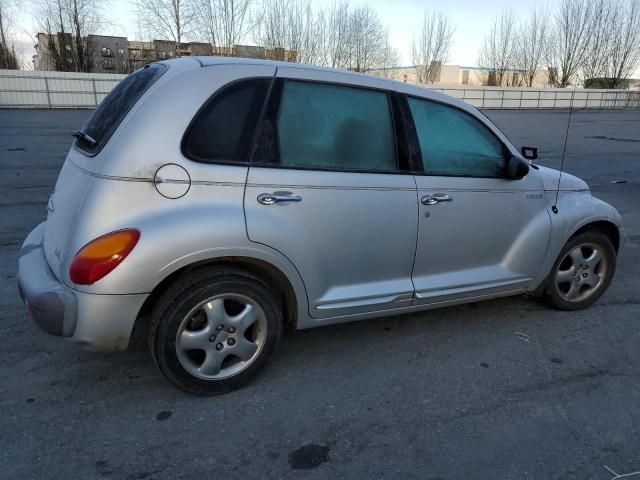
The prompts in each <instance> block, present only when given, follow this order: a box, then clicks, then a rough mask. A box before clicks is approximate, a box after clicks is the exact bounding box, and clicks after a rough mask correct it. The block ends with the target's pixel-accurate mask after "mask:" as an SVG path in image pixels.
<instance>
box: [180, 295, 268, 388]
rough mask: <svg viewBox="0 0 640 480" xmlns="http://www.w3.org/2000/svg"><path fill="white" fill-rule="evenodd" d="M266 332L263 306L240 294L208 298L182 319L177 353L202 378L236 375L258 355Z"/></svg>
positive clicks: (181, 362)
mask: <svg viewBox="0 0 640 480" xmlns="http://www.w3.org/2000/svg"><path fill="white" fill-rule="evenodd" d="M266 334H267V319H266V316H265V313H264V311H263V310H262V308H261V307H260V306H259V305H258V304H257V303H256V302H255V301H254V300H252V299H251V298H249V297H247V296H245V295H240V294H222V295H216V296H214V297H211V298H209V299H207V300H205V301H203V302H201V303H199V304H198V305H197V306H196V307H194V308H193V309H192V310H191V311H190V312H189V313H188V314H187V315H186V316H185V317H184V319H183V320H182V322H181V323H180V327H179V328H178V332H177V335H176V353H177V355H178V360H179V361H180V364H181V365H182V367H183V368H184V369H185V370H186V371H187V372H189V373H190V374H191V375H194V376H196V377H199V378H202V379H205V380H221V379H224V378H229V377H232V376H234V375H237V374H238V373H240V372H241V371H243V370H245V369H246V368H247V367H249V365H251V364H252V363H253V362H254V361H255V359H256V358H257V357H258V355H259V354H260V351H261V350H262V347H263V346H264V343H265V340H266Z"/></svg>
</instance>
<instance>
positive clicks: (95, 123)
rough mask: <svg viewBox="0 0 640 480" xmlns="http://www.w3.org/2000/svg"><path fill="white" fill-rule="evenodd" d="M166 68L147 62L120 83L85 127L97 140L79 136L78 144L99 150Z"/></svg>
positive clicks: (90, 151)
mask: <svg viewBox="0 0 640 480" xmlns="http://www.w3.org/2000/svg"><path fill="white" fill-rule="evenodd" d="M166 70H167V66H166V65H162V64H159V63H155V64H151V65H146V66H144V67H143V68H141V69H139V70H137V71H135V72H134V73H132V74H131V75H129V76H128V77H126V78H125V79H124V80H122V81H121V82H120V83H118V85H116V86H115V88H114V89H113V90H111V92H109V94H108V95H107V96H106V97H105V98H104V100H102V102H100V104H99V105H98V108H96V110H95V111H94V112H93V115H91V118H89V121H88V122H87V123H86V124H85V126H84V127H83V128H82V132H83V133H85V134H87V135H88V136H89V137H91V138H93V139H94V140H95V141H96V143H95V144H92V143H90V142H88V141H86V140H84V139H82V138H78V139H77V140H76V143H75V145H76V146H77V147H78V148H80V149H81V150H83V151H85V152H87V153H89V154H91V155H95V154H96V153H98V152H99V151H100V150H101V149H102V147H104V145H105V144H106V143H107V141H108V140H109V137H111V135H112V134H113V132H114V131H115V129H116V128H118V125H120V122H121V121H122V119H123V118H124V117H125V115H126V114H127V113H128V112H129V110H131V107H133V106H134V105H135V103H136V102H137V101H138V99H139V98H140V97H141V96H142V94H143V93H144V92H145V91H147V89H148V88H149V87H150V86H151V85H153V83H154V82H155V81H156V80H157V79H158V78H159V77H160V76H161V75H162V74H163V73H164V72H165V71H166Z"/></svg>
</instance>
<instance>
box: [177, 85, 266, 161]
mask: <svg viewBox="0 0 640 480" xmlns="http://www.w3.org/2000/svg"><path fill="white" fill-rule="evenodd" d="M270 82H271V79H270V78H257V79H250V80H243V81H240V82H237V83H234V84H232V85H229V86H227V87H225V88H223V89H222V90H221V91H220V92H218V93H216V94H215V95H214V96H213V97H212V98H211V99H209V100H208V101H207V103H205V105H204V106H203V107H202V109H201V110H200V111H199V112H198V113H197V114H196V116H195V118H194V119H193V121H192V123H191V125H190V127H189V129H188V130H187V133H186V134H185V136H184V139H183V143H182V150H183V153H184V155H185V156H186V157H187V158H190V159H191V160H195V161H197V162H203V163H220V162H234V163H235V162H246V161H247V154H248V152H249V148H250V146H251V141H252V138H253V132H254V130H255V128H256V124H257V123H258V118H259V117H260V112H261V110H262V105H263V103H264V101H265V98H266V95H267V91H268V89H269V84H270Z"/></svg>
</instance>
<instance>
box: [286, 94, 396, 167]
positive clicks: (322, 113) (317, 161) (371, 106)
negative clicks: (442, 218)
mask: <svg viewBox="0 0 640 480" xmlns="http://www.w3.org/2000/svg"><path fill="white" fill-rule="evenodd" d="M277 144H278V146H279V160H280V165H281V166H282V167H293V168H316V169H329V170H362V171H371V172H394V171H397V161H396V150H395V134H394V129H393V121H392V117H391V110H390V106H389V99H388V96H387V94H386V93H384V92H380V91H375V90H365V89H360V88H355V87H345V86H340V85H329V84H321V83H311V82H296V81H287V82H285V84H284V89H283V91H282V100H281V104H280V110H279V114H278V118H277Z"/></svg>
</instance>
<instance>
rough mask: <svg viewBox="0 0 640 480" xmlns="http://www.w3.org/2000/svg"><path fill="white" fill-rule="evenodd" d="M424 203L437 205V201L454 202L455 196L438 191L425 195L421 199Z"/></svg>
mask: <svg viewBox="0 0 640 480" xmlns="http://www.w3.org/2000/svg"><path fill="white" fill-rule="evenodd" d="M420 201H421V202H422V204H423V205H435V204H436V203H442V202H452V201H453V198H451V196H450V195H445V194H444V193H436V194H435V195H425V196H424V197H422V198H421V199H420Z"/></svg>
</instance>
